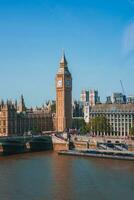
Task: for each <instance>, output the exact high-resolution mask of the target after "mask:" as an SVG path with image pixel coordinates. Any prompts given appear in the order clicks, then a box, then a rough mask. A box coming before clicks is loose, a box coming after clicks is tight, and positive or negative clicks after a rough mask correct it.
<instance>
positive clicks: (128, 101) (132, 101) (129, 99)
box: [127, 96, 134, 104]
mask: <svg viewBox="0 0 134 200" xmlns="http://www.w3.org/2000/svg"><path fill="white" fill-rule="evenodd" d="M127 103H133V104H134V96H128V97H127Z"/></svg>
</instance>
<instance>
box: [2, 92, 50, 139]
mask: <svg viewBox="0 0 134 200" xmlns="http://www.w3.org/2000/svg"><path fill="white" fill-rule="evenodd" d="M53 129H54V119H53V114H52V112H51V108H50V106H46V107H44V106H42V107H41V108H35V109H33V108H31V109H27V108H26V106H25V103H24V98H23V96H21V101H20V103H19V104H18V106H17V103H16V102H15V103H13V102H12V101H7V102H6V103H4V102H3V101H2V102H1V103H0V136H11V135H23V134H24V133H34V134H37V133H41V132H43V131H52V130H53Z"/></svg>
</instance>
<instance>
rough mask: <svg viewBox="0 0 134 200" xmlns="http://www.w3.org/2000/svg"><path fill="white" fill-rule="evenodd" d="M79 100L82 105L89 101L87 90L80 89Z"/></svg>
mask: <svg viewBox="0 0 134 200" xmlns="http://www.w3.org/2000/svg"><path fill="white" fill-rule="evenodd" d="M80 101H81V102H82V103H83V105H84V104H85V103H87V102H89V91H88V90H85V89H83V90H82V91H81V95H80Z"/></svg>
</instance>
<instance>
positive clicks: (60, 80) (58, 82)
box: [57, 79, 62, 87]
mask: <svg viewBox="0 0 134 200" xmlns="http://www.w3.org/2000/svg"><path fill="white" fill-rule="evenodd" d="M57 87H62V79H59V80H58V81H57Z"/></svg>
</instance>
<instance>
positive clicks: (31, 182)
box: [0, 152, 134, 200]
mask: <svg viewBox="0 0 134 200" xmlns="http://www.w3.org/2000/svg"><path fill="white" fill-rule="evenodd" d="M88 199H89V200H133V199H134V162H133V161H118V160H108V159H97V158H82V157H73V156H71V157H69V156H62V155H60V156H59V155H57V154H56V153H53V152H41V153H28V154H22V155H15V156H8V157H0V200H88Z"/></svg>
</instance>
